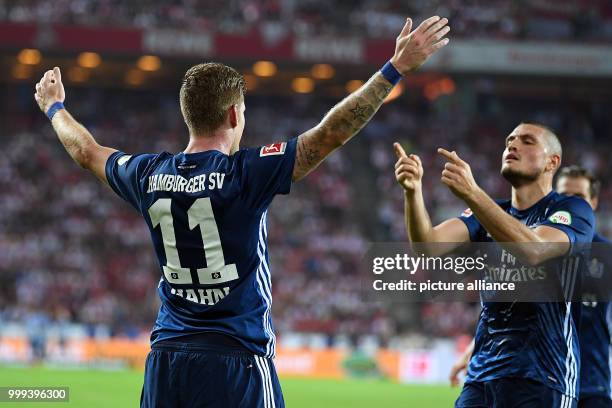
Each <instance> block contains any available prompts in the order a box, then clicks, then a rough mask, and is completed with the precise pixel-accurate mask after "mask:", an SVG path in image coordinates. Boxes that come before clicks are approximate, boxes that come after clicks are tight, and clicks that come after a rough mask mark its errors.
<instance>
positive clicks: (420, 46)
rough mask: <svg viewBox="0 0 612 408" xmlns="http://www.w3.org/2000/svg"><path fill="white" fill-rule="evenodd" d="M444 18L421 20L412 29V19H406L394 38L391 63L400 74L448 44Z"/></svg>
mask: <svg viewBox="0 0 612 408" xmlns="http://www.w3.org/2000/svg"><path fill="white" fill-rule="evenodd" d="M447 24H448V20H447V19H446V18H442V19H441V18H440V17H438V16H434V17H430V18H428V19H427V20H425V21H423V22H422V23H421V25H419V26H418V27H417V28H416V29H415V30H414V31H412V32H411V31H410V30H411V29H412V20H411V19H410V18H409V19H407V20H406V24H405V25H404V28H403V29H402V32H401V33H400V34H399V36H398V37H397V39H396V40H395V54H394V55H393V58H391V63H392V64H393V66H394V67H395V69H397V70H398V71H399V72H400V73H401V74H402V75H406V74H407V73H409V72H411V71H414V70H415V69H417V68H418V67H420V66H421V65H423V64H424V63H425V61H427V59H428V58H429V57H430V56H431V55H433V54H434V53H435V52H436V51H438V50H439V49H440V48H442V47H444V46H445V45H446V44H448V38H444V36H445V35H446V34H448V32H449V31H450V27H449V26H448V25H447Z"/></svg>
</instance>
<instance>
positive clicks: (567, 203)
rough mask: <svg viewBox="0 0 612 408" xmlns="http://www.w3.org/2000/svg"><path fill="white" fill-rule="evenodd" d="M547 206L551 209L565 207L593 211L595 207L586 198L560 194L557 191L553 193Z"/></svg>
mask: <svg viewBox="0 0 612 408" xmlns="http://www.w3.org/2000/svg"><path fill="white" fill-rule="evenodd" d="M547 207H548V208H551V209H558V208H565V209H568V210H572V211H575V212H587V213H592V212H593V208H592V207H591V205H590V204H589V203H588V202H587V201H586V200H585V199H584V198H581V197H578V196H574V195H566V194H560V193H557V192H556V191H553V192H552V193H551V195H550V198H549V200H548V205H547Z"/></svg>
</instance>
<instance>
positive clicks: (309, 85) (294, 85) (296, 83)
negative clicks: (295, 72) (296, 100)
mask: <svg viewBox="0 0 612 408" xmlns="http://www.w3.org/2000/svg"><path fill="white" fill-rule="evenodd" d="M291 89H293V90H294V91H295V92H297V93H310V92H312V90H313V89H314V81H313V80H312V79H310V78H306V77H298V78H294V79H293V81H291Z"/></svg>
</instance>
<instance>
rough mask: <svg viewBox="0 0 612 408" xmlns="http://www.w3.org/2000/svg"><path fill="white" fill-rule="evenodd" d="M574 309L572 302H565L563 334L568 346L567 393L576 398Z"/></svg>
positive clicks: (565, 379)
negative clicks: (571, 318) (572, 322)
mask: <svg viewBox="0 0 612 408" xmlns="http://www.w3.org/2000/svg"><path fill="white" fill-rule="evenodd" d="M571 310H572V303H571V302H566V303H565V319H564V320H565V321H564V324H563V336H564V338H565V344H566V347H567V356H566V358H565V378H564V381H565V394H567V395H569V396H571V397H572V398H576V377H577V370H578V368H577V366H576V358H575V356H574V350H573V345H574V339H573V333H572V324H571V320H570V316H571Z"/></svg>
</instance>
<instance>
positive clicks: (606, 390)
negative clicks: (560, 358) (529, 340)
mask: <svg viewBox="0 0 612 408" xmlns="http://www.w3.org/2000/svg"><path fill="white" fill-rule="evenodd" d="M593 243H599V245H606V248H598V249H597V251H598V252H600V251H601V250H604V251H606V250H608V249H610V247H608V245H609V244H612V241H610V240H609V239H607V238H604V237H602V236H601V235H599V234H595V237H594V238H593ZM593 261H594V262H598V261H597V260H596V259H594V258H592V259H591V263H592V262H593ZM601 266H603V265H602V264H601ZM585 279H586V280H587V284H588V283H593V284H595V285H597V284H598V282H597V281H598V280H601V279H598V276H597V273H593V274H592V273H591V271H590V270H589V273H587V274H586V276H585ZM587 287H588V285H587ZM583 299H584V301H583V302H582V316H581V320H580V353H581V357H582V361H581V366H582V367H581V369H580V398H584V397H592V396H602V397H608V398H610V397H611V395H610V392H611V391H610V370H611V368H610V362H611V361H610V357H611V356H610V340H611V336H612V310H611V308H610V303H609V302H602V301H597V300H593V299H591V298H589V293H588V289H587V290H585V294H584V297H583Z"/></svg>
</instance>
